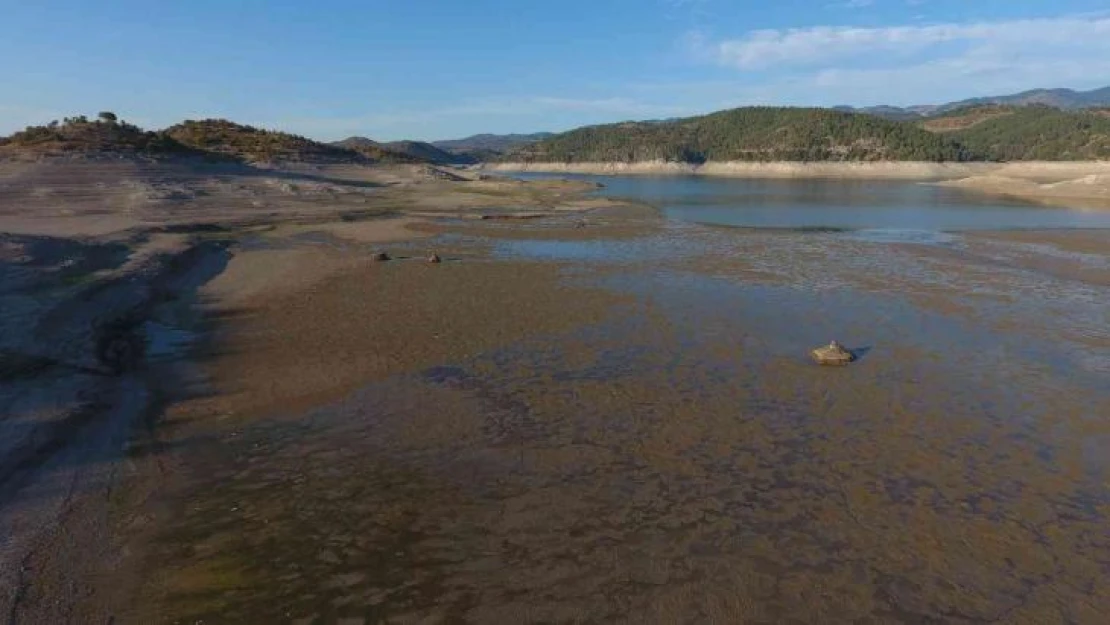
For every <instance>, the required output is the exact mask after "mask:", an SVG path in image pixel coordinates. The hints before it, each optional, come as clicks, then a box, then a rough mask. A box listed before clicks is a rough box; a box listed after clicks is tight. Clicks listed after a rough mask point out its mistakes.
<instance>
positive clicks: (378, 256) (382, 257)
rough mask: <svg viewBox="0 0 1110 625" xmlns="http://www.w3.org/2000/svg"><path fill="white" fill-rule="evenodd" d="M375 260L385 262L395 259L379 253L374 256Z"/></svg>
mask: <svg viewBox="0 0 1110 625" xmlns="http://www.w3.org/2000/svg"><path fill="white" fill-rule="evenodd" d="M374 260H375V261H378V262H384V261H387V260H393V258H392V257H391V256H390V255H389V254H386V253H385V252H378V253H377V254H374Z"/></svg>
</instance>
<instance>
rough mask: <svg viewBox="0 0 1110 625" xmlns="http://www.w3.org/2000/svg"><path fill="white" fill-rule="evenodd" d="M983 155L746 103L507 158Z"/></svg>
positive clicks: (935, 140)
mask: <svg viewBox="0 0 1110 625" xmlns="http://www.w3.org/2000/svg"><path fill="white" fill-rule="evenodd" d="M984 156H985V155H980V154H976V153H974V152H971V151H969V150H968V149H966V148H964V147H962V146H961V145H960V144H958V143H956V142H955V141H954V140H953V139H952V138H951V137H949V136H947V135H944V134H938V133H932V132H929V131H926V130H924V129H922V128H919V127H918V126H916V125H914V124H912V123H905V122H896V121H890V120H886V119H882V118H879V117H875V116H872V115H864V114H858V113H847V112H841V111H835V110H830V109H819V108H774V107H751V108H738V109H732V110H728V111H721V112H718V113H712V114H709V115H704V116H700V117H688V118H684V119H676V120H668V121H662V122H626V123H620V124H608V125H603V126H591V127H587V128H579V129H577V130H572V131H570V132H566V133H562V134H559V135H555V136H553V137H550V138H548V139H545V140H543V141H540V142H538V143H534V144H532V145H529V146H526V147H524V148H522V149H520V150H518V151H517V152H515V153H513V154H511V155H509V156H507V157H506V160H523V161H538V162H637V161H658V160H662V161H672V162H686V163H701V162H705V161H883V160H897V161H963V160H974V159H978V158H984Z"/></svg>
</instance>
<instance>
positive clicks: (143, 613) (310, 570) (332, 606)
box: [0, 174, 1110, 623]
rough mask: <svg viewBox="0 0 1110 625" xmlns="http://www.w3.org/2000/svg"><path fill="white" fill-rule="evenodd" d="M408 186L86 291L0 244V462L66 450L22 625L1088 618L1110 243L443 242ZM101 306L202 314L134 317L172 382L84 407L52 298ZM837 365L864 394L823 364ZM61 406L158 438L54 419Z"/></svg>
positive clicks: (452, 230) (584, 205)
mask: <svg viewBox="0 0 1110 625" xmlns="http://www.w3.org/2000/svg"><path fill="white" fill-rule="evenodd" d="M375 175H382V174H375ZM406 175H407V174H406ZM404 180H407V181H408V182H405V184H406V185H409V186H410V187H412V188H411V189H410V191H411V192H412V193H414V195H413V196H411V197H409V196H405V197H407V199H404V203H405V206H406V207H407V208H406V209H404V210H398V211H393V210H392V209H391V210H390V211H389V214H388V215H387V217H388V219H379V218H374V219H370V218H372V217H375V216H374V215H361V214H360V215H359V216H357V217H352V216H351V215H349V214H348V215H346V216H341V215H337V214H335V213H328V214H318V213H313V214H312V215H311V216H310V218H309V217H306V215H304V214H302V213H301V212H298V211H297V210H293V209H290V211H289V213H287V214H286V215H285V217H288V219H281V220H272V221H280V222H281V223H278V224H276V227H275V224H274V223H272V222H267V223H259V222H258V221H252V220H254V219H255V218H254V217H251V219H250V220H244V219H237V220H235V222H234V224H231V225H229V226H228V227H227V228H223V229H220V230H219V231H218V232H214V231H212V230H211V229H209V230H207V231H204V230H203V229H202V230H197V229H195V228H193V229H191V230H189V231H188V232H185V233H181V232H174V233H164V232H163V233H162V236H161V237H154V236H152V235H150V234H149V232H148V231H149V230H150V228H151V226H149V225H140V226H131V227H130V229H126V230H122V231H116V232H114V233H112V234H108V235H103V236H102V237H100V238H98V239H96V240H87V239H85V240H82V241H80V245H81V246H83V247H82V248H81V249H82V250H84V251H83V252H82V258H83V259H85V260H81V261H79V262H85V263H92V262H95V263H96V265H95V267H96V269H95V271H91V272H78V274H74V275H80V276H87V275H93V276H94V277H93V278H88V277H80V278H78V277H72V276H71V274H67V273H66V271H67V270H68V269H66V268H64V267H61V268H59V267H60V265H61V264H64V263H63V261H64V259H65V258H67V257H68V256H67V255H66V254H62V253H60V252H54V253H50V254H47V253H46V252H42V254H43V256H42V257H43V258H54V259H62V260H55V261H54V262H53V263H50V262H46V261H43V262H41V263H39V265H36V264H35V263H36V262H38V261H34V260H28V259H29V258H30V259H34V258H37V257H36V256H35V254H36V252H35V251H34V249H32V248H34V245H35V244H36V243H35V241H38V240H39V239H33V238H28V236H26V235H21V236H20V237H17V236H14V235H11V236H8V237H7V238H5V246H6V247H5V248H4V249H5V254H6V256H5V257H4V262H5V265H4V266H5V267H6V269H5V271H9V272H17V273H9V274H5V282H4V284H5V286H6V289H5V292H4V295H3V297H4V298H5V300H4V301H5V323H6V325H5V326H4V338H5V349H6V350H7V352H5V353H9V354H14V353H19V354H23V356H20V357H21V358H32V359H36V360H32V361H28V360H21V361H18V363H21V364H18V366H16V365H12V366H11V367H7V366H6V368H5V369H4V372H5V373H4V376H5V378H4V381H5V394H6V395H5V397H6V398H5V401H6V402H8V403H6V404H5V405H6V406H7V414H8V415H10V416H8V417H6V419H5V426H6V427H8V431H17V430H18V427H17V426H19V424H24V423H29V422H32V421H33V420H35V419H39V420H43V421H41V422H42V423H46V422H48V421H49V420H50V419H55V420H57V421H58V424H56V425H54V426H50V428H49V429H42V428H43V427H45V426H41V425H40V426H35V427H34V428H27V429H26V430H25V431H26V432H29V433H34V434H33V435H32V434H26V435H25V436H28V437H31V438H33V437H34V436H39V435H40V433H42V432H51V433H52V437H50V438H49V439H47V440H49V441H52V442H49V443H41V442H40V443H37V444H31V443H22V444H19V445H12V446H11V447H12V448H13V449H15V450H16V451H19V450H23V451H22V452H21V453H23V454H24V456H28V454H30V456H29V457H33V458H34V460H20V461H19V462H17V463H16V464H14V465H12V464H11V463H8V464H5V465H4V466H5V467H6V468H5V480H6V481H4V482H3V483H2V485H3V486H4V487H5V489H6V490H5V491H4V497H5V498H4V500H3V507H2V508H0V520H2V521H3V522H4V523H5V524H6V525H5V527H22V528H24V530H23V533H22V534H17V533H12V534H11V535H12V536H16V537H19V536H22V538H19V539H18V540H15V539H10V540H8V541H7V542H5V543H4V544H5V551H4V552H3V555H4V566H5V574H7V575H11V576H13V577H11V579H14V580H15V583H14V585H12V586H10V587H11V588H13V589H14V590H13V592H12V593H10V594H9V595H8V596H7V598H6V599H5V598H4V597H0V600H4V601H7V603H6V604H5V605H4V609H5V612H4V613H5V614H10V618H9V620H10V621H11V622H18V623H24V622H27V623H38V622H43V623H46V622H116V623H132V622H133V623H151V622H164V623H196V622H204V623H244V622H247V623H256V622H257V623H273V622H297V623H382V622H385V623H438V622H444V623H448V622H472V623H523V622H535V623H541V622H543V623H553V622H559V623H561V622H583V623H593V622H598V623H600V622H605V623H608V622H628V623H651V622H657V623H672V622H709V623H736V622H751V623H783V622H798V623H811V622H830V623H835V622H855V623H869V622H870V623H887V622H904V623H949V622H967V623H979V622H1006V623H1053V622H1059V623H1101V622H1103V615H1104V614H1106V613H1107V612H1110V594H1108V593H1107V588H1106V585H1105V584H1104V583H1103V580H1104V579H1106V577H1107V575H1108V574H1110V538H1108V537H1110V491H1108V480H1107V478H1108V472H1110V463H1108V462H1107V461H1106V453H1107V449H1108V447H1107V446H1108V445H1110V422H1107V420H1106V418H1107V415H1110V386H1108V385H1107V384H1106V382H1105V381H1106V380H1107V379H1108V376H1110V356H1108V354H1110V319H1108V317H1107V315H1108V312H1107V310H1106V307H1105V303H1106V302H1107V301H1110V252H1108V251H1107V250H1110V234H1108V233H1106V232H1102V231H1083V232H1074V233H1061V232H1042V233H1038V232H1030V231H1023V232H1020V233H977V234H974V235H970V234H969V235H954V236H953V237H952V238H951V239H950V240H946V241H944V242H941V243H933V244H906V243H881V242H872V241H865V240H859V239H856V238H853V237H851V236H850V235H847V234H845V233H828V232H790V231H776V232H769V231H751V230H734V229H720V228H709V227H703V226H696V225H690V224H678V223H672V222H667V221H665V220H663V219H661V218H660V217H659V216H658V215H657V214H656V213H654V212H653V211H651V210H647V209H645V208H642V207H624V208H619V209H618V208H614V207H612V206H597V205H594V204H590V203H589V202H588V201H586V200H583V199H582V198H580V197H578V196H575V195H573V193H574V190H570V189H552V188H543V189H540V188H535V187H530V188H527V191H526V192H524V193H521V191H520V189H516V190H512V189H510V187H511V186H513V185H515V184H516V183H512V185H510V184H508V183H504V184H503V186H501V187H498V188H497V193H498V194H500V195H496V194H493V195H491V196H494V197H497V198H499V200H498V201H500V202H503V203H502V204H501V206H502V208H496V209H491V208H488V207H482V206H477V205H465V207H464V209H460V210H459V211H457V212H456V213H455V214H449V215H444V214H442V213H441V212H439V211H442V210H444V207H450V206H451V202H450V200H449V196H444V195H441V193H448V194H453V193H455V192H454V191H448V192H442V191H439V190H437V191H435V192H434V193H432V194H431V196H422V197H420V198H417V197H416V195H418V194H420V193H423V191H418V190H416V189H419V184H420V183H419V182H413V180H415V179H412V178H407V179H404ZM482 182H486V183H489V182H490V181H482ZM236 184H238V183H236ZM429 184H432V185H435V188H436V189H442V188H443V185H447V184H448V183H446V182H442V181H441V180H439V179H436V181H435V182H432V183H429ZM459 184H464V185H466V184H470V183H465V182H464V183H459ZM493 184H500V183H496V182H493ZM402 186H404V185H401V184H398V185H397V187H398V188H400V187H402ZM406 188H407V187H406ZM430 188H431V187H429V189H430ZM426 190H427V189H425V191H426ZM389 192H390V193H399V191H398V190H397V189H392V190H390V191H389ZM407 192H408V191H407ZM464 193H470V192H468V191H467V192H464ZM564 194H565V195H564ZM471 195H472V194H471ZM397 201H400V200H397ZM514 202H516V204H514ZM463 204H465V202H464V203H463ZM572 208H576V209H579V210H580V211H583V210H584V211H586V212H576V213H564V211H563V210H559V209H572ZM429 210H432V211H434V214H432V215H427V214H426V211H429ZM493 212H496V213H497V215H498V216H518V217H519V216H525V215H528V216H533V217H534V218H531V219H526V220H500V219H485V220H482V219H477V218H476V217H480V216H481V215H482V214H486V216H492V213H493ZM534 212H538V213H540V215H539V216H535V215H532V214H531V213H534ZM156 214H162V213H156ZM383 214H384V213H383ZM329 215H330V216H329ZM75 217H81V216H80V215H76V216H75ZM263 217H264V216H263ZM143 219H144V220H145V221H144V224H145V223H146V222H149V221H156V218H153V217H149V216H144V218H143ZM260 219H261V218H260ZM263 221H265V219H263ZM20 223H21V224H25V223H26V220H24V221H22V222H20ZM136 228H138V230H136ZM136 232H142V233H146V234H142V235H139V234H135V233H136ZM170 235H173V236H174V237H177V238H172V239H166V238H165V237H167V236H170ZM43 241H47V242H48V243H49V244H50V245H70V244H71V243H67V242H66V241H68V239H66V240H62V239H49V240H47V239H43ZM44 244H45V243H44ZM105 246H107V247H105ZM112 246H122V248H117V247H112ZM144 249H147V250H149V254H145V255H144V254H143V253H142V252H141V251H142V250H144ZM28 250H30V251H28ZM94 250H95V251H94ZM157 250H163V251H162V252H158V253H156V251H157ZM165 250H168V251H165ZM189 250H201V251H200V252H189ZM381 250H386V251H388V252H389V254H390V255H391V256H392V258H393V259H394V260H391V261H387V262H378V261H375V260H374V254H375V253H376V252H378V251H381ZM432 252H436V253H438V254H439V255H440V256H441V257H442V259H443V261H444V262H442V263H439V264H430V263H427V262H426V261H425V257H426V256H427V255H428V254H430V253H432ZM182 254H193V255H194V256H182ZM167 258H179V259H180V258H190V259H194V260H195V261H196V262H194V263H184V262H182V261H178V262H176V263H166V259H167ZM90 259H92V260H90ZM144 259H148V260H144ZM201 260H203V261H204V262H201ZM151 263H154V264H151ZM40 265H41V267H40ZM169 265H173V267H176V269H171V268H169ZM70 266H72V265H70ZM86 269H90V270H92V269H93V266H92V265H88V266H86ZM186 269H188V270H186ZM35 271H38V272H39V273H38V274H34V275H32V274H31V273H27V272H35ZM74 271H76V270H74ZM98 271H99V272H102V273H96V272H98ZM18 272H24V273H18ZM113 272H114V273H113ZM10 275H18V276H25V278H20V279H23V280H25V281H24V282H16V281H13V280H12V279H10V278H9V276H10ZM120 276H130V277H132V278H137V277H138V276H145V278H143V280H145V282H144V281H143V280H138V282H139V283H141V284H148V283H150V284H157V285H160V287H159V288H148V290H147V291H143V292H144V293H147V292H150V293H155V294H159V293H160V294H165V293H174V294H182V293H186V294H188V296H187V297H181V298H177V299H172V300H166V299H165V297H164V295H149V296H146V297H145V299H144V298H138V300H139V301H142V302H146V303H145V304H142V307H143V308H142V310H143V314H144V315H145V317H144V318H145V319H148V320H157V321H158V324H159V325H157V326H153V327H152V326H144V329H143V331H142V332H143V334H142V336H144V337H147V340H150V337H152V336H155V335H157V336H164V335H165V334H166V333H167V331H166V330H163V329H162V328H176V329H179V330H185V331H187V332H189V333H190V334H189V336H190V337H191V339H192V340H191V341H190V342H188V343H187V349H186V348H185V347H181V348H173V347H172V346H171V347H169V348H166V349H165V350H163V351H162V352H159V355H156V356H155V357H151V356H148V357H147V358H146V359H145V360H144V361H142V363H141V364H137V365H135V366H133V367H129V368H126V370H125V371H121V372H118V373H117V372H97V371H96V368H97V367H100V366H102V363H101V362H100V360H99V359H97V358H95V357H90V356H89V354H90V349H92V348H90V347H89V345H92V344H94V343H96V340H94V339H93V338H91V335H86V334H81V333H76V334H74V333H73V332H69V331H62V330H61V328H72V327H77V326H82V327H83V325H82V324H85V325H88V324H87V322H85V321H81V322H80V323H78V322H76V321H73V320H71V319H70V317H72V316H73V315H76V314H77V313H76V312H75V311H78V310H83V309H86V308H88V307H87V306H86V305H85V304H83V302H85V301H89V300H87V299H84V298H88V297H91V295H89V294H87V293H86V292H85V291H80V290H72V291H70V290H66V289H80V288H82V284H85V285H88V284H96V285H98V284H104V283H105V282H103V281H105V280H108V281H110V280H112V279H119V277H120ZM109 283H110V282H109ZM85 288H88V287H87V286H86V287H85ZM101 288H107V287H101ZM109 292H111V291H110V290H109ZM126 292H128V293H129V292H130V291H126ZM43 294H50V295H49V296H46V295H43ZM118 298H119V296H113V298H111V300H110V301H116V299H118ZM16 301H19V302H22V304H21V305H22V306H23V307H24V308H22V309H21V310H23V311H24V312H23V313H21V314H22V315H23V316H22V317H18V318H17V317H16V316H13V315H12V314H11V313H9V312H8V311H10V310H16V308H14V307H13V306H12V305H9V302H16ZM98 301H99V300H98ZM105 301H108V300H105ZM29 302H30V303H29ZM35 302H38V304H37V305H40V306H43V307H46V308H34V306H33V305H32V304H34V303H35ZM136 306H138V304H136ZM47 308H49V311H50V312H49V314H48V312H47ZM94 309H95V310H103V309H104V307H103V306H101V305H98V306H96V307H94ZM59 311H67V312H66V314H63V313H62V312H59ZM66 315H69V316H68V317H67V316H66ZM46 318H50V319H55V320H56V321H55V322H54V323H55V326H49V327H47V326H43V325H42V324H41V322H40V321H39V320H41V319H46ZM36 324H38V325H36ZM20 327H28V328H45V329H43V330H36V332H40V333H41V332H47V331H49V333H48V334H46V335H44V336H49V337H63V338H65V340H61V339H55V340H54V343H50V344H56V345H58V346H62V347H64V349H62V348H61V347H59V348H58V349H55V350H53V351H50V350H47V351H48V352H49V353H40V352H35V353H31V352H32V350H31V348H30V346H31V345H34V344H36V343H35V342H34V341H31V340H30V339H25V338H21V333H19V332H17V331H16V329H17V328H20ZM67 332H69V333H67ZM157 332H162V334H157ZM171 335H172V333H171ZM67 337H68V338H67ZM74 337H77V338H74ZM80 337H84V338H80ZM830 338H837V339H838V340H840V341H841V342H843V343H845V344H846V345H848V346H849V347H850V348H852V349H853V350H855V352H856V354H857V355H858V357H859V358H858V361H857V362H856V363H854V364H853V365H852V366H850V367H846V368H842V369H839V368H838V369H827V368H820V367H816V366H814V365H812V364H811V363H810V362H808V360H807V357H806V354H807V352H808V350H809V349H810V348H812V347H814V346H816V345H818V344H821V343H823V342H827V341H828V340H829V339H830ZM82 341H83V342H82ZM170 343H171V344H172V343H173V341H170ZM65 346H68V347H65ZM40 351H41V350H40ZM93 351H94V352H95V350H93ZM9 362H17V361H14V360H11V361H9ZM31 362H33V363H40V362H41V363H43V364H36V365H34V366H30V365H29V364H28V363H31ZM36 367H38V368H36ZM86 377H88V378H91V379H92V380H93V381H87V382H86V381H83V380H85V378H86ZM50 384H55V385H61V387H63V388H65V389H67V391H66V392H67V393H71V394H73V396H74V397H78V398H82V399H80V401H83V398H84V397H86V396H87V395H81V389H85V388H94V389H96V393H106V394H107V395H103V396H102V398H101V399H100V403H101V404H104V405H105V406H107V405H112V406H113V407H117V408H118V406H120V405H124V404H125V403H126V402H123V400H124V399H128V400H134V399H135V398H137V397H145V398H146V399H147V400H148V401H144V402H142V405H143V406H145V407H146V411H145V412H143V416H142V417H127V416H120V417H118V418H116V417H113V420H111V421H105V420H104V419H106V417H105V416H104V415H108V414H116V412H113V411H105V410H106V409H105V410H101V411H100V412H92V413H88V414H91V415H94V416H95V418H90V417H88V416H86V417H83V418H82V420H76V421H75V420H73V419H74V417H73V416H72V415H73V414H74V413H73V412H72V411H70V412H67V410H68V409H67V408H66V406H61V407H56V408H55V410H56V411H57V413H56V415H55V416H54V417H50V416H49V415H50V414H55V413H49V411H44V409H42V405H43V402H42V401H41V398H39V399H35V398H36V397H39V396H37V395H34V393H35V392H39V391H35V390H34V389H41V388H46V387H47V385H50ZM128 385H133V386H128ZM9 389H13V390H9ZM136 389H140V390H136ZM142 393H146V394H148V395H150V396H149V397H147V395H143V394H142ZM28 397H30V398H31V399H27V398H28ZM73 401H74V402H78V401H79V400H78V399H74V400H73ZM20 402H22V403H20ZM121 402H123V403H121ZM29 406H34V410H31V409H30V408H28V407H29ZM57 415H62V416H57ZM13 417H14V418H13ZM109 422H110V423H118V424H124V425H127V424H130V427H123V426H118V427H113V428H103V427H100V425H101V424H104V423H109ZM36 423H38V422H36ZM90 424H91V425H96V426H97V427H96V428H95V431H97V432H109V433H111V434H110V435H102V438H103V440H104V442H103V443H102V444H100V443H97V444H93V443H90V442H88V441H96V440H100V439H99V438H95V437H88V436H85V435H84V434H79V432H80V433H83V432H87V431H89V430H86V429H77V428H78V427H82V428H87V427H89V426H90ZM120 427H123V429H120ZM7 440H13V439H11V438H10V437H6V438H5V441H7ZM36 440H38V439H36ZM77 441H80V442H81V444H79V445H75V444H74V443H75V442H77ZM28 445H30V447H29V446H28ZM74 449H77V450H83V451H80V452H74V451H67V450H74ZM28 450H31V451H28ZM9 451H11V450H9ZM67 454H68V455H67ZM15 457H18V456H15ZM10 476H18V479H19V480H22V481H20V482H16V481H13V480H14V479H16V478H14V477H10ZM35 519H38V520H39V526H35V525H34V524H33V523H31V520H35ZM44 519H46V520H51V521H50V522H48V523H43V522H42V520H44ZM20 523H22V525H20ZM28 528H30V529H28ZM55 528H57V529H55ZM32 530H34V531H32Z"/></svg>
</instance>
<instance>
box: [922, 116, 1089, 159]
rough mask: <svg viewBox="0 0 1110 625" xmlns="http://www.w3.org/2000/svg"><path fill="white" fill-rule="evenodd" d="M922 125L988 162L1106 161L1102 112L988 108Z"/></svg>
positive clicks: (945, 117) (944, 117) (930, 121)
mask: <svg viewBox="0 0 1110 625" xmlns="http://www.w3.org/2000/svg"><path fill="white" fill-rule="evenodd" d="M922 126H923V127H925V128H927V129H929V130H933V131H935V132H939V133H942V134H943V135H944V136H948V137H951V138H952V139H953V140H954V141H956V142H958V143H959V144H960V145H962V146H964V147H965V148H967V149H968V150H969V151H971V152H974V153H976V154H983V155H986V156H987V157H988V158H990V159H991V160H997V161H1023V160H1046V161H1068V160H1091V159H1108V158H1110V117H1108V116H1107V115H1106V114H1105V112H1104V110H1097V109H1096V110H1090V111H1062V110H1060V109H1056V108H1052V107H1049V106H993V105H988V106H978V107H971V108H967V109H962V110H959V111H952V112H950V113H947V114H945V115H943V116H940V117H936V118H934V119H932V120H929V121H927V122H924V123H923V124H922Z"/></svg>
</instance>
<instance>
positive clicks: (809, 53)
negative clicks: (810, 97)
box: [690, 16, 1110, 70]
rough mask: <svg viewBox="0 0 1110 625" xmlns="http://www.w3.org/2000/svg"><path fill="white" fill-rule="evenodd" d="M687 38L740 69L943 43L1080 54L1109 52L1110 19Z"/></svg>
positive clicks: (897, 53) (908, 52)
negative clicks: (726, 37) (708, 38)
mask: <svg viewBox="0 0 1110 625" xmlns="http://www.w3.org/2000/svg"><path fill="white" fill-rule="evenodd" d="M690 42H691V43H692V45H693V47H694V49H695V50H696V51H697V52H698V54H699V55H700V56H703V57H708V58H710V59H712V60H713V61H714V62H716V63H718V64H720V65H724V66H728V67H735V68H739V69H744V70H759V69H767V68H782V67H807V66H809V67H813V66H818V67H819V66H829V65H831V64H832V63H833V62H836V61H844V60H848V59H867V60H874V59H875V58H883V57H891V55H893V58H895V59H896V58H898V57H902V58H905V57H907V56H913V55H917V54H921V53H923V52H925V51H929V50H939V49H941V48H947V49H951V48H964V49H966V48H972V49H975V48H979V49H993V50H996V51H997V56H998V57H999V58H1000V59H1003V58H1004V57H1005V54H1007V53H1010V52H1013V51H1018V52H1020V51H1023V50H1028V49H1030V48H1031V47H1033V48H1036V47H1038V46H1052V47H1058V48H1065V49H1067V50H1070V51H1072V52H1073V53H1075V55H1076V57H1080V56H1081V54H1080V53H1086V54H1089V53H1092V52H1101V53H1105V52H1107V51H1110V18H1108V17H1078V16H1070V17H1059V18H1044V19H1027V20H1010V21H997V22H974V23H943V24H931V25H914V26H890V27H882V28H859V27H844V26H816V27H811V28H796V29H788V30H757V31H752V32H749V33H747V34H746V35H744V36H742V37H740V38H738V39H729V40H723V41H706V40H705V39H704V38H700V39H699V38H697V37H693V38H691V39H690ZM945 52H946V51H945V50H940V52H939V53H941V54H944V53H945Z"/></svg>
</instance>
